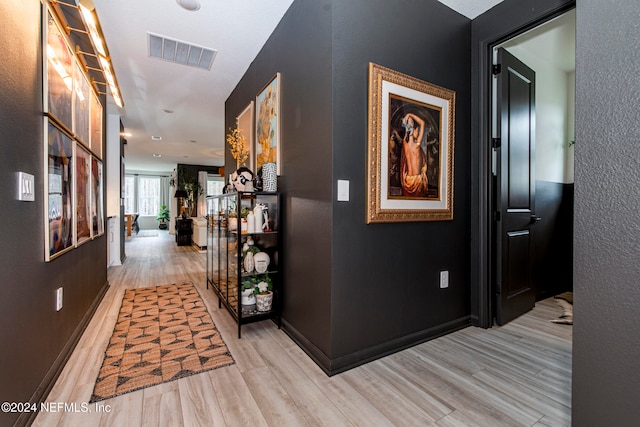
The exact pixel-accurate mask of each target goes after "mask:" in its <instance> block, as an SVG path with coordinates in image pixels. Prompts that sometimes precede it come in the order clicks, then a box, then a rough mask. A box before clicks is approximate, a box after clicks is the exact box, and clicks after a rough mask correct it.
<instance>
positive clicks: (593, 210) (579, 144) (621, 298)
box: [573, 0, 640, 426]
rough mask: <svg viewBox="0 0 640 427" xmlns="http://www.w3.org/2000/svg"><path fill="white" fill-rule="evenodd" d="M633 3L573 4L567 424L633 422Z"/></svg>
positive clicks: (639, 117) (638, 158) (636, 412)
mask: <svg viewBox="0 0 640 427" xmlns="http://www.w3.org/2000/svg"><path fill="white" fill-rule="evenodd" d="M639 18H640V4H639V3H638V2H637V1H636V0H618V1H615V2H614V1H611V0H609V1H602V0H579V1H578V5H577V16H576V19H577V23H576V27H577V40H576V49H577V52H576V94H577V96H576V131H577V132H576V149H575V198H576V208H575V246H574V250H575V264H574V279H575V283H574V289H575V291H574V292H575V308H574V318H575V325H574V335H573V337H574V346H573V424H574V425H576V426H603V425H610V426H614V425H615V426H632V425H637V424H638V420H639V419H640V405H638V402H639V401H640V374H639V372H640V370H638V354H640V333H639V332H640V309H639V308H640V286H639V284H640V244H639V243H638V242H639V241H640V227H639V226H638V224H639V223H640V222H639V221H638V214H637V212H638V209H639V208H640V190H638V189H639V188H640V149H639V148H638V141H640V126H639V125H638V122H639V121H640V113H639V112H638V105H640V92H639V85H638V78H637V76H638V75H640V52H639V51H638V49H634V48H631V47H632V46H638V45H639V43H640V32H639V31H638V20H639Z"/></svg>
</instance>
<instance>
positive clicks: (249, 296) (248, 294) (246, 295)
mask: <svg viewBox="0 0 640 427" xmlns="http://www.w3.org/2000/svg"><path fill="white" fill-rule="evenodd" d="M241 295H242V298H241V299H240V302H241V303H242V305H253V304H255V303H256V296H255V295H254V294H253V288H251V289H245V290H244V291H242V293H241Z"/></svg>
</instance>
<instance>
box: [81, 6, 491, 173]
mask: <svg viewBox="0 0 640 427" xmlns="http://www.w3.org/2000/svg"><path fill="white" fill-rule="evenodd" d="M80 1H82V3H83V4H85V3H90V2H88V1H87V0H80ZM439 1H440V2H441V3H444V4H445V5H447V6H449V7H451V8H452V9H455V10H457V11H458V12H459V13H461V14H462V15H464V16H467V17H468V18H471V19H472V18H475V17H476V16H478V15H479V14H481V13H483V12H485V11H486V10H488V9H490V8H491V7H493V6H495V5H496V4H498V3H500V2H501V1H502V0H474V1H469V0H439ZM179 2H182V3H185V4H194V3H199V4H200V8H199V9H198V10H196V11H190V10H186V9H184V8H183V7H181V6H180V5H179V4H178V3H179ZM292 2H293V0H268V1H265V0H236V1H228V0H221V1H214V0H135V1H132V0H93V4H94V6H95V10H96V13H97V15H98V19H99V20H100V25H101V27H102V30H103V33H104V36H105V39H106V43H107V46H108V49H109V53H110V56H111V60H112V63H113V68H114V71H115V74H116V78H117V81H118V84H119V86H120V90H121V93H122V99H123V101H124V108H119V107H116V106H115V104H113V101H112V100H111V98H110V105H109V106H108V108H107V111H108V112H111V113H116V114H119V115H120V116H121V117H122V122H123V124H124V126H125V133H126V136H125V138H126V139H127V145H126V152H125V155H126V168H127V170H128V171H155V172H171V171H172V170H173V169H174V168H175V167H176V164H177V163H185V164H198V165H211V166H222V165H223V164H224V138H225V135H226V130H225V128H224V103H225V101H226V99H227V98H228V96H229V95H230V94H231V91H232V90H233V88H234V87H235V86H236V85H237V83H238V82H239V81H240V78H241V77H242V75H243V74H244V73H245V72H246V70H247V69H248V67H249V65H250V64H251V62H252V61H253V60H254V59H255V57H256V55H257V54H258V52H259V51H260V49H261V48H262V46H263V45H264V43H265V42H266V40H267V39H268V37H269V36H270V35H271V33H272V32H273V30H274V29H275V27H276V26H277V24H278V22H279V21H280V19H281V18H282V16H283V15H284V13H285V12H286V11H287V9H288V8H289V6H291V3H292ZM148 33H152V34H154V35H160V36H164V37H167V38H170V39H173V40H176V41H179V42H186V43H188V44H192V45H196V46H199V47H204V48H209V49H214V50H216V55H215V58H214V61H213V65H212V66H211V69H210V70H209V69H201V68H194V67H189V66H186V65H181V64H175V63H171V62H167V61H164V60H162V59H157V58H152V57H150V56H149V53H148V37H149V36H148ZM158 138H161V139H160V140H158ZM154 155H155V156H154Z"/></svg>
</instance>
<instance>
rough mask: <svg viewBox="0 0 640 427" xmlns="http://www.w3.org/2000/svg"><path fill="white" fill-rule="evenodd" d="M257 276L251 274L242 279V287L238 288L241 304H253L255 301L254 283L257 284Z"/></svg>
mask: <svg viewBox="0 0 640 427" xmlns="http://www.w3.org/2000/svg"><path fill="white" fill-rule="evenodd" d="M256 280H257V276H256V275H255V274H252V275H251V276H247V277H246V278H245V279H243V280H242V287H241V289H240V293H241V299H240V303H241V304H242V305H254V304H255V303H256V294H255V289H256V284H257V281H256Z"/></svg>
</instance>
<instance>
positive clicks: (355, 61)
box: [225, 0, 470, 373]
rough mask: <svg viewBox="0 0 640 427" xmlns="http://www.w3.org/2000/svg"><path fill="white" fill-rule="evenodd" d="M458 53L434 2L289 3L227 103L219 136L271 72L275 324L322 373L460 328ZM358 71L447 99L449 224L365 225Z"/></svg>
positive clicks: (363, 83)
mask: <svg viewBox="0 0 640 427" xmlns="http://www.w3.org/2000/svg"><path fill="white" fill-rule="evenodd" d="M409 9H410V10H409ZM425 28H429V31H425V30H424V29H425ZM469 41H470V21H469V20H468V19H467V18H465V17H464V16H462V15H460V14H458V13H456V12H454V11H452V10H451V9H449V8H447V7H446V6H444V5H442V4H441V3H439V2H437V1H435V0H425V1H422V2H420V4H413V5H412V6H411V8H407V5H406V2H405V1H400V0H394V1H387V0H375V1H371V0H368V1H364V0H357V1H355V0H354V1H349V2H344V1H331V0H326V1H321V2H319V1H317V0H297V1H295V2H294V3H293V5H292V6H291V8H290V9H289V11H288V12H287V14H286V15H285V17H284V18H283V20H282V21H281V22H280V24H279V25H278V27H277V28H276V30H275V32H274V33H273V34H272V36H271V37H270V39H269V40H268V41H267V43H266V44H265V46H264V48H263V49H262V51H261V52H260V54H259V55H258V57H257V58H256V60H255V61H254V62H253V64H252V65H251V66H250V67H249V69H248V70H247V72H246V74H245V75H244V76H243V78H242V79H241V81H240V83H239V84H238V86H237V87H236V88H235V90H234V91H233V92H232V94H231V96H230V97H229V98H228V100H227V103H226V109H225V112H226V127H227V128H228V127H232V126H234V123H235V117H236V116H237V115H238V113H240V112H241V111H242V110H243V109H244V108H245V106H246V105H247V103H248V102H249V101H251V100H252V99H255V96H256V94H257V93H258V92H259V91H260V90H261V88H262V87H263V86H264V85H265V84H266V83H267V82H268V81H269V80H270V79H271V77H273V76H274V75H275V73H276V72H280V73H281V78H282V81H281V85H282V87H281V91H282V92H281V93H282V95H281V96H282V115H281V118H280V120H281V124H282V128H281V132H282V133H281V135H282V142H281V148H282V165H281V166H282V175H281V177H280V182H279V185H280V190H281V191H283V192H284V196H285V211H286V214H285V230H286V231H285V250H284V254H285V256H284V258H285V259H284V263H283V265H284V270H285V274H284V280H285V283H284V287H285V295H284V298H285V303H284V313H283V317H284V324H285V330H287V331H288V333H290V334H291V335H292V336H293V337H294V338H295V339H296V340H297V341H298V343H299V344H300V345H301V347H302V348H304V349H305V350H306V351H307V352H308V353H309V354H310V355H311V356H312V357H313V358H314V359H315V360H316V362H317V363H318V364H319V365H320V366H321V367H322V368H323V369H324V370H325V371H326V372H328V373H337V372H340V371H341V370H344V369H347V368H349V367H352V366H355V365H357V364H361V363H363V362H364V361H365V360H368V359H372V358H376V357H380V356H381V355H384V354H386V353H387V352H392V351H396V350H398V349H400V348H402V347H404V346H408V345H411V344H415V343H418V342H421V341H424V340H426V339H428V338H431V337H434V336H437V335H438V334H442V333H444V332H445V331H450V330H453V329H456V328H459V327H461V326H463V325H466V324H468V323H469V319H468V315H469V267H468V264H469V259H468V240H469V221H468V215H469V205H468V198H469V193H468V181H469V145H468V144H469V128H468V122H469V112H470V110H469V100H470V81H469V80H470V79H469V69H470V62H469V61H470V59H469V50H470V48H469ZM369 61H372V62H376V63H379V64H380V65H384V66H386V67H389V68H392V69H395V70H398V71H400V72H403V73H406V74H409V75H412V76H414V77H417V78H420V79H423V80H425V81H428V82H431V83H434V84H437V85H441V86H444V87H447V88H449V89H453V90H454V91H456V129H455V133H456V148H455V162H454V163H455V170H456V171H455V185H454V186H455V190H454V212H455V213H454V220H453V221H440V222H432V223H405V224H398V223H396V224H372V225H366V223H365V217H366V215H365V209H366V201H365V199H366V172H365V171H366V162H367V161H366V158H367V108H368V106H367V103H368V100H367V83H368V64H369ZM227 151H228V150H227ZM226 164H227V165H234V164H235V161H234V160H233V159H232V158H231V157H230V155H229V153H228V152H227V158H226ZM228 169H229V172H230V171H231V169H233V168H232V167H228ZM337 179H348V180H350V182H351V185H350V187H351V195H350V196H351V200H350V201H349V202H347V203H344V202H336V201H335V192H336V188H335V187H336V180H337ZM441 270H448V271H449V272H450V287H449V288H448V289H446V290H441V289H439V285H438V283H439V282H438V277H439V271H441ZM381 319H384V321H381ZM372 325H375V327H372Z"/></svg>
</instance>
